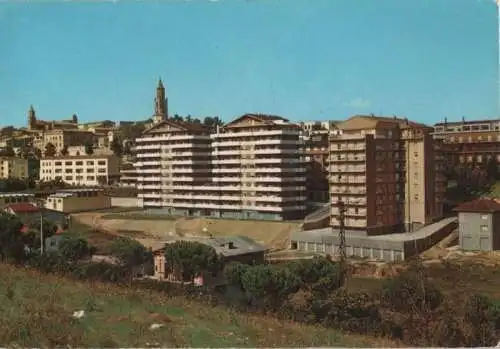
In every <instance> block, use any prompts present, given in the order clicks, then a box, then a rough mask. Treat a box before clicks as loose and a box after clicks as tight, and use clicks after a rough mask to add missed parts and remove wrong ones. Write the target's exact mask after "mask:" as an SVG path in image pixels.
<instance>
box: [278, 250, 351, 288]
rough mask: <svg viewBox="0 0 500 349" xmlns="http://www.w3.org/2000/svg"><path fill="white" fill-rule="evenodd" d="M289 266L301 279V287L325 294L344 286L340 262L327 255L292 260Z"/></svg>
mask: <svg viewBox="0 0 500 349" xmlns="http://www.w3.org/2000/svg"><path fill="white" fill-rule="evenodd" d="M287 268H288V269H289V270H290V271H291V272H292V273H293V274H295V275H297V276H298V277H300V279H301V288H303V289H306V290H310V291H311V292H313V293H314V294H317V295H319V296H325V295H328V294H329V293H331V292H332V291H334V290H337V289H338V288H340V287H341V286H342V282H343V280H342V279H341V278H340V274H341V269H340V266H339V264H338V263H335V262H332V261H331V260H329V259H328V258H325V257H315V258H312V259H306V260H298V261H294V262H291V263H290V264H289V265H288V266H287Z"/></svg>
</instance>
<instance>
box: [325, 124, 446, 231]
mask: <svg viewBox="0 0 500 349" xmlns="http://www.w3.org/2000/svg"><path fill="white" fill-rule="evenodd" d="M338 129H339V130H338V132H336V133H335V134H333V135H331V136H330V160H329V162H330V199H331V204H332V216H331V225H332V227H333V228H334V229H335V228H339V227H340V221H339V216H340V211H339V202H342V203H343V204H344V207H345V211H344V216H345V220H344V223H345V228H346V230H350V231H355V232H358V233H360V234H362V235H377V234H387V233H395V232H402V231H411V230H413V229H415V228H417V227H419V226H421V225H424V224H428V223H430V222H432V221H433V220H435V219H437V218H440V217H441V216H442V205H443V200H444V189H445V183H444V182H443V181H444V177H443V176H442V175H441V171H442V170H443V167H442V160H443V159H442V155H441V154H439V153H438V152H439V149H438V148H439V146H438V145H437V144H436V142H434V140H433V139H432V136H431V129H429V128H427V127H426V126H425V125H421V124H416V123H413V122H409V121H407V120H401V119H397V118H384V117H375V116H354V117H351V118H350V119H348V120H346V121H344V122H342V123H340V124H339V125H338Z"/></svg>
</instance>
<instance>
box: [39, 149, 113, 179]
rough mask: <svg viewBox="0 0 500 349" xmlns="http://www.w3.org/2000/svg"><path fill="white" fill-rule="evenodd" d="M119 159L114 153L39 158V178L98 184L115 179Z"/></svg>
mask: <svg viewBox="0 0 500 349" xmlns="http://www.w3.org/2000/svg"><path fill="white" fill-rule="evenodd" d="M119 175H120V159H119V158H118V157H117V156H115V155H101V156H98V155H82V156H66V157H57V158H43V159H42V160H40V179H41V180H44V181H52V180H56V179H57V178H59V179H61V180H62V181H63V182H65V183H67V184H70V185H76V186H99V185H106V184H109V183H111V182H112V181H114V180H117V179H118V178H119Z"/></svg>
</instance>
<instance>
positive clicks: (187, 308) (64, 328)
mask: <svg viewBox="0 0 500 349" xmlns="http://www.w3.org/2000/svg"><path fill="white" fill-rule="evenodd" d="M0 274H1V275H2V278H1V279H0V280H1V281H0V299H1V301H0V313H1V314H2V316H1V317H0V344H2V345H3V346H13V345H18V346H22V347H35V346H36V347H56V346H70V347H77V346H78V347H148V346H157V347H158V346H161V347H205V348H206V347H288V346H290V347H292V346H293V347H302V346H311V347H312V346H342V347H394V346H397V344H396V343H394V342H391V341H387V340H383V339H376V338H371V337H363V336H357V335H344V334H340V333H339V332H337V331H334V330H330V329H325V328H320V327H311V326H302V325H298V324H294V323H289V322H282V321H278V320H276V319H272V318H268V317H262V316H245V315H242V314H238V313H234V312H231V311H229V310H225V309H222V308H212V307H208V306H205V305H202V304H199V303H195V302H191V301H187V300H185V299H183V298H169V297H168V296H166V295H165V294H162V293H156V292H153V291H144V290H131V289H126V288H120V287H117V286H112V285H105V284H98V283H94V284H92V285H90V284H88V283H80V282H75V281H72V280H67V279H63V278H60V277H56V276H52V275H41V274H39V273H37V272H36V271H33V270H23V269H16V268H14V267H12V266H9V265H0ZM78 310H84V311H85V316H84V317H83V318H82V319H73V318H72V314H73V312H75V311H78ZM155 323H156V324H162V325H163V327H161V328H159V329H156V330H151V329H150V326H151V325H152V324H155Z"/></svg>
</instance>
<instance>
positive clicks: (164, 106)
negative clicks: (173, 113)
mask: <svg viewBox="0 0 500 349" xmlns="http://www.w3.org/2000/svg"><path fill="white" fill-rule="evenodd" d="M166 118H168V99H167V97H166V96H165V87H163V82H162V81H161V79H159V80H158V86H157V87H156V97H155V113H154V115H153V122H154V123H155V124H157V123H160V122H162V121H163V120H165V119H166Z"/></svg>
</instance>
